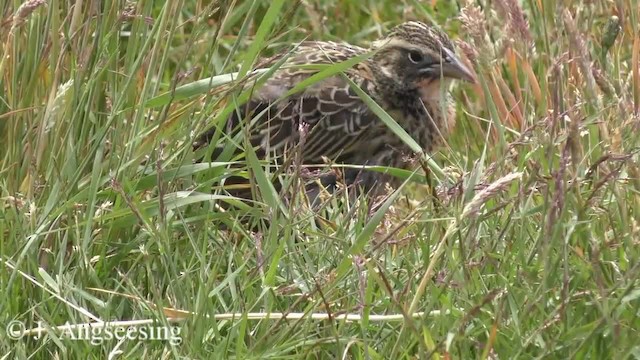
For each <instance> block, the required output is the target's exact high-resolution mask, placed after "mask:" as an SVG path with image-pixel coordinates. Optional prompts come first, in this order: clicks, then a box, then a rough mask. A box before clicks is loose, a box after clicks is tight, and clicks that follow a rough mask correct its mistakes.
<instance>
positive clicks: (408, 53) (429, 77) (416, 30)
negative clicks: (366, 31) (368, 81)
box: [371, 21, 475, 97]
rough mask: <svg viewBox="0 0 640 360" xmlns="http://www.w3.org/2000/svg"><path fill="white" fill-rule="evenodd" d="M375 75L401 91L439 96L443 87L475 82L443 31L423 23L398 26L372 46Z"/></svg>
mask: <svg viewBox="0 0 640 360" xmlns="http://www.w3.org/2000/svg"><path fill="white" fill-rule="evenodd" d="M371 48H372V50H374V51H375V54H374V55H373V57H372V58H371V60H372V63H373V65H374V72H375V76H376V77H378V78H379V80H383V81H384V82H385V83H387V84H389V85H392V86H393V87H394V88H395V89H397V90H404V89H417V90H420V91H421V92H422V94H423V97H431V96H433V97H435V96H437V94H435V93H434V94H430V93H431V92H434V91H437V92H439V89H440V86H442V85H443V83H442V82H443V81H444V82H445V83H444V85H447V84H448V83H449V81H450V80H452V79H458V80H464V81H468V82H472V83H473V82H475V77H474V75H473V73H472V72H471V71H470V70H469V69H468V68H467V67H466V66H465V65H464V64H463V63H462V62H461V61H460V59H459V58H458V57H457V56H456V54H455V50H454V47H453V43H452V42H451V40H450V39H449V37H448V36H447V35H446V34H445V33H444V32H442V31H440V30H439V29H436V28H435V27H431V26H429V25H426V24H424V23H421V22H417V21H409V22H406V23H403V24H400V25H397V26H396V27H394V28H393V29H391V31H390V32H389V33H388V34H387V35H386V36H385V37H383V38H381V39H379V40H376V41H375V42H373V44H372V46H371Z"/></svg>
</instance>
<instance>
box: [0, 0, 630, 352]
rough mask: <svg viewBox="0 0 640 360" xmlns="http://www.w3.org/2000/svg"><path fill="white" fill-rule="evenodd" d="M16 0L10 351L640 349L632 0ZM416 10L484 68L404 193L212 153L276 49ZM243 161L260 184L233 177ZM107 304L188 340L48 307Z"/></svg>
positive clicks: (6, 261) (116, 315) (8, 69)
mask: <svg viewBox="0 0 640 360" xmlns="http://www.w3.org/2000/svg"><path fill="white" fill-rule="evenodd" d="M1 4H2V5H0V55H1V56H2V57H1V58H0V268H1V271H0V293H1V294H2V296H0V325H2V326H1V327H0V328H1V329H0V334H2V336H0V350H1V352H2V353H3V354H6V356H4V357H2V358H27V357H34V358H52V357H53V358H72V359H75V358H81V357H83V356H93V357H96V358H97V357H100V358H102V357H106V356H111V357H115V356H117V355H120V356H121V357H123V358H129V357H133V358H141V357H144V358H160V357H161V358H169V357H183V358H203V357H204V358H206V357H212V358H219V357H224V358H227V357H228V358H242V359H244V358H267V357H276V358H323V359H324V358H353V359H365V358H373V359H396V358H429V357H431V358H434V359H438V358H441V359H451V358H453V359H469V358H496V359H497V358H500V359H512V358H570V357H575V358H594V359H601V358H616V359H621V358H640V342H638V340H637V339H640V334H639V333H638V332H639V329H640V319H639V318H638V316H639V314H640V282H639V281H638V278H639V276H640V261H639V260H640V244H639V240H638V239H640V237H639V232H640V224H639V221H640V196H639V192H640V164H639V163H638V161H639V157H638V154H637V149H638V145H639V141H640V138H639V137H638V127H639V126H640V118H639V116H640V74H639V72H640V25H639V24H640V10H639V9H640V2H638V1H637V0H616V1H605V0H593V1H579V2H578V1H553V0H536V1H534V0H523V1H520V2H519V1H516V0H492V1H488V0H477V1H471V0H467V1H435V0H434V1H431V0H424V1H417V0H377V1H374V0H363V1H359V0H358V1H355V0H353V1H352V0H342V1H339V0H333V1H330V0H304V1H302V0H301V1H285V0H273V1H266V0H253V1H251V0H246V1H245V0H237V1H236V0H227V1H225V0H221V1H206V0H196V1H181V0H176V1H166V2H162V1H155V2H154V1H138V2H125V1H115V0H104V1H75V2H72V1H56V0H50V1H42V0H30V1H27V2H26V3H24V4H22V3H21V1H18V0H7V1H3V2H2V3H1ZM408 19H418V20H421V21H425V22H428V23H432V24H438V25H439V26H441V27H442V28H443V29H444V30H446V31H447V32H448V33H449V34H450V35H451V37H452V38H454V39H456V41H457V44H458V50H459V53H460V54H461V56H462V57H463V58H464V59H465V61H467V62H468V63H469V64H473V67H474V69H475V71H476V73H477V75H478V80H479V82H478V84H476V85H468V84H458V86H456V87H455V89H454V95H455V98H456V104H457V105H456V106H457V113H458V117H457V126H456V128H455V130H454V134H453V136H452V137H451V138H450V139H449V141H448V144H447V146H445V147H444V148H442V149H441V150H440V151H439V152H438V153H437V154H433V155H434V159H433V161H426V162H425V165H424V167H423V168H424V169H427V170H426V172H425V171H423V170H420V171H418V173H416V174H415V176H413V177H411V179H409V180H408V181H407V182H406V183H405V185H404V186H403V187H402V188H401V189H399V191H397V192H394V193H393V194H392V195H391V196H390V197H389V198H388V199H381V200H380V201H378V202H376V203H367V201H364V199H360V201H351V200H349V199H346V198H343V197H340V196H336V197H335V198H333V199H328V200H327V206H326V207H324V208H323V209H322V211H321V213H320V214H316V213H314V211H312V210H311V209H310V208H309V207H308V206H307V204H306V203H305V201H304V199H303V197H294V198H293V200H292V201H291V202H290V203H287V204H285V203H284V202H282V201H281V199H280V197H279V196H278V194H277V193H276V192H275V190H274V188H273V187H272V185H271V183H270V182H269V181H267V179H268V178H269V177H270V176H271V175H272V174H270V173H269V170H268V169H266V168H264V167H263V166H262V164H261V163H260V162H259V161H258V160H257V159H256V158H255V156H254V154H253V153H252V152H251V151H247V152H246V157H244V158H239V159H236V158H220V159H217V160H218V161H217V162H216V163H213V164H197V163H196V164H194V161H193V160H194V159H196V158H198V157H199V156H200V155H201V154H194V152H193V150H192V147H191V143H192V141H193V140H194V138H195V137H196V136H197V135H198V134H199V133H201V132H202V131H204V130H205V129H206V128H207V127H209V126H211V125H212V124H218V123H220V122H223V121H224V119H225V118H226V116H227V115H228V114H229V113H230V112H231V111H233V110H234V107H235V106H236V105H237V104H238V103H241V102H242V100H243V99H246V97H247V96H248V93H247V92H241V91H240V90H239V87H238V86H236V85H237V84H238V83H240V82H241V81H242V80H243V79H244V77H245V75H247V74H248V73H249V71H250V70H252V69H253V68H254V66H255V64H256V62H257V60H258V58H259V57H261V56H268V55H271V54H273V53H274V52H275V51H278V50H282V49H283V48H284V47H286V46H288V45H290V44H291V43H294V42H296V41H300V40H303V39H307V38H312V39H325V40H345V41H348V42H352V43H355V44H360V45H362V46H367V45H368V43H369V42H370V41H372V40H373V39H375V38H377V37H378V36H380V35H381V34H384V32H385V31H386V30H388V29H389V28H390V27H391V26H393V25H395V24H397V23H399V22H402V21H404V20H408ZM334 70H335V71H339V64H338V65H336V66H335V68H334ZM231 73H237V74H235V76H234V77H233V79H235V80H234V81H230V80H231V77H230V75H228V74H231ZM210 77H212V78H210ZM238 79H239V80H238ZM236 80H237V81H236ZM214 141H227V140H226V139H225V138H224V137H221V138H218V139H215V140H214ZM231 161H237V164H235V166H233V167H232V166H228V165H229V164H228V162H231ZM265 169H266V170H265ZM232 172H233V173H234V174H240V175H243V174H244V175H246V174H250V175H251V177H252V178H254V179H255V180H256V181H254V186H255V188H256V189H257V190H258V191H257V193H259V196H258V197H257V198H256V201H255V203H252V204H250V205H246V204H245V203H242V202H239V201H237V199H234V198H232V197H230V196H229V195H228V194H227V193H226V192H225V189H224V187H223V186H221V184H222V183H223V180H224V179H225V178H226V177H228V176H229V175H230V173H232ZM396 174H397V175H398V176H405V177H406V176H407V174H406V173H404V172H398V171H396ZM282 181H284V182H285V183H286V184H288V185H291V186H288V187H287V188H288V189H289V190H288V191H290V192H292V193H295V192H296V189H297V188H296V184H297V183H298V182H297V177H296V175H295V174H294V175H293V176H282ZM276 313H291V318H287V319H278V318H277V314H276ZM98 320H102V321H126V320H156V321H158V323H159V324H165V325H167V326H168V324H172V325H173V326H179V328H180V329H181V330H180V331H181V333H180V336H181V338H182V341H181V342H180V344H178V345H176V346H171V344H170V343H169V342H167V341H134V340H125V341H122V342H119V341H117V340H109V341H104V342H102V343H101V344H98V345H92V344H91V343H90V342H89V341H74V340H72V339H69V338H68V336H64V333H62V332H60V331H56V330H54V329H51V327H53V326H58V325H64V324H66V323H69V324H83V323H89V322H95V321H98ZM11 321H20V322H23V323H24V324H25V326H26V327H27V328H34V327H36V326H38V324H45V325H46V327H48V329H47V330H46V332H47V335H46V336H44V335H43V336H41V337H40V338H37V339H36V338H35V337H34V336H25V337H24V338H22V339H18V340H12V339H10V336H8V335H11V334H10V333H7V331H6V329H5V327H6V326H7V324H10V322H11ZM141 326H142V325H141Z"/></svg>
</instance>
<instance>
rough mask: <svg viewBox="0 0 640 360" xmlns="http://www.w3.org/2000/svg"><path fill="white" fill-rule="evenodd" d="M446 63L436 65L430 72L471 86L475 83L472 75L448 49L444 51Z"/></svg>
mask: <svg viewBox="0 0 640 360" xmlns="http://www.w3.org/2000/svg"><path fill="white" fill-rule="evenodd" d="M445 54H446V61H445V62H443V63H442V64H437V65H436V66H435V68H434V69H432V71H433V72H434V73H436V74H441V76H443V77H448V78H452V79H458V80H464V81H467V82H470V83H472V84H475V83H476V77H475V76H474V73H473V72H472V71H471V70H469V68H467V67H466V66H465V65H464V64H463V63H462V61H460V59H459V58H458V57H457V56H456V54H454V53H453V51H450V50H449V49H445Z"/></svg>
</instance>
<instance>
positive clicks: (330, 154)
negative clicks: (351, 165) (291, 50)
mask: <svg viewBox="0 0 640 360" xmlns="http://www.w3.org/2000/svg"><path fill="white" fill-rule="evenodd" d="M365 51H366V50H364V49H362V48H357V47H353V46H350V45H346V44H337V43H331V42H308V43H303V44H301V45H300V46H299V48H298V49H297V52H296V53H295V54H294V55H292V56H291V58H290V59H289V60H287V62H286V63H285V64H284V65H283V69H281V70H278V71H276V72H275V74H274V75H273V76H272V77H271V78H270V79H269V80H267V82H266V83H265V84H264V85H263V86H262V87H260V88H259V89H257V90H256V93H255V94H254V96H253V97H252V99H251V100H250V102H249V103H248V104H247V105H246V106H242V107H241V108H242V109H241V110H242V111H241V112H240V113H239V114H235V115H234V116H232V117H231V118H230V119H229V121H230V123H228V124H227V125H228V126H231V127H236V126H237V124H238V123H239V122H240V121H242V119H244V118H245V117H247V118H248V119H249V120H250V119H251V117H248V116H247V110H249V112H250V113H252V114H253V115H252V116H256V115H257V114H260V113H262V116H261V117H260V118H259V119H257V122H256V123H255V124H254V125H253V126H252V127H251V131H250V134H251V143H252V145H254V146H257V147H258V149H259V150H261V151H265V152H268V151H276V152H278V151H283V150H284V149H287V148H290V147H291V146H293V145H296V144H298V143H299V142H300V141H301V140H302V141H303V143H302V144H301V146H303V151H302V153H303V156H304V161H305V162H307V163H318V162H320V161H322V157H323V156H326V157H327V158H330V159H334V160H337V159H338V158H339V157H346V156H348V154H346V153H348V152H350V151H353V150H356V149H354V144H356V143H357V141H358V139H359V138H360V136H361V135H362V133H363V131H364V130H365V129H366V128H368V127H369V126H371V125H372V124H373V123H374V122H376V121H377V117H376V115H375V114H373V113H372V112H371V110H370V109H369V108H368V106H367V105H366V104H365V103H363V102H362V100H361V99H360V97H359V96H358V95H357V94H356V93H355V91H354V90H353V89H352V88H351V86H350V85H349V83H348V82H347V81H346V80H345V79H344V78H343V77H342V76H340V75H336V76H331V77H328V78H325V79H323V80H321V81H319V82H317V83H315V84H313V85H311V86H309V87H307V88H306V89H304V90H303V91H301V92H298V93H296V94H293V95H290V96H288V97H286V98H285V94H287V92H288V91H290V90H291V89H293V87H294V86H295V85H296V84H298V83H299V82H300V81H303V80H304V79H306V78H308V77H309V76H312V75H313V74H314V73H316V72H317V71H318V70H317V69H315V70H314V69H308V68H306V69H303V68H299V67H298V68H296V67H295V65H303V64H330V63H338V62H342V61H345V60H347V59H349V58H351V57H353V56H357V55H361V54H363V53H364V52H365ZM271 61H273V62H275V61H277V58H272V60H271ZM266 65H268V64H266ZM292 66H294V67H292ZM346 75H347V76H348V77H349V78H350V79H352V80H353V81H354V82H355V83H356V84H357V85H358V86H360V87H361V88H362V89H363V90H364V91H365V92H367V93H369V94H370V95H373V93H374V88H373V83H372V81H371V76H370V73H369V72H368V70H367V68H366V67H365V65H363V64H361V65H358V66H356V67H354V68H352V69H349V70H348V71H346ZM239 116H240V117H239ZM245 123H246V122H245ZM301 135H302V136H301Z"/></svg>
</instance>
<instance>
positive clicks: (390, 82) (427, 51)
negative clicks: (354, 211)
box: [195, 21, 475, 196]
mask: <svg viewBox="0 0 640 360" xmlns="http://www.w3.org/2000/svg"><path fill="white" fill-rule="evenodd" d="M366 54H368V55H366ZM284 56H289V57H288V58H287V59H286V60H285V61H284V63H283V64H282V66H281V68H279V69H278V70H277V71H276V72H275V73H274V74H273V75H272V76H271V77H270V78H269V79H268V80H267V81H266V83H264V84H263V86H261V87H259V88H256V89H255V91H254V92H253V96H252V97H251V99H250V101H249V102H248V103H247V104H245V105H244V106H241V107H240V109H238V111H237V112H235V113H234V114H233V115H232V116H230V118H229V119H228V121H227V126H226V129H227V130H226V131H228V132H231V133H233V132H234V131H240V130H239V129H240V128H241V127H242V128H244V129H245V130H244V131H245V134H247V133H248V134H249V136H248V138H249V139H250V144H251V145H252V146H253V147H254V148H255V149H256V153H257V154H258V156H261V157H264V156H265V155H266V154H275V155H280V156H282V155H285V157H286V155H291V156H293V154H294V153H295V152H296V151H299V154H300V155H301V156H299V158H300V160H301V162H302V164H306V165H310V164H323V163H325V162H326V161H327V159H328V160H330V161H332V162H334V163H338V164H340V163H342V164H353V165H379V166H386V167H396V168H404V169H410V168H411V167H412V166H413V161H411V158H412V154H413V152H412V151H411V150H410V148H409V147H408V146H407V145H406V144H405V143H404V142H403V141H402V140H401V139H400V137H398V136H397V135H396V134H395V133H394V132H393V131H391V130H390V128H389V127H388V126H387V125H385V124H384V123H383V122H382V121H381V120H380V118H379V117H378V116H377V115H376V114H374V112H373V111H372V110H371V109H370V107H369V106H368V105H367V104H366V103H365V101H363V99H362V98H361V96H359V95H358V94H357V92H356V90H354V88H353V84H352V83H355V85H357V86H359V87H360V88H361V89H362V90H364V92H365V93H366V94H368V95H369V96H370V97H371V98H372V99H373V100H374V101H375V102H376V103H377V104H378V105H380V107H381V108H382V109H384V110H385V111H386V112H387V113H388V114H389V115H391V116H392V117H393V118H394V120H395V121H396V122H397V123H398V124H399V125H400V126H401V127H402V128H403V129H404V130H405V131H406V132H407V133H408V134H409V135H411V136H412V137H413V139H414V140H415V141H416V142H417V143H418V144H419V145H420V146H421V147H422V149H423V151H424V152H425V153H429V152H432V151H433V150H434V149H435V148H436V147H437V146H438V145H439V144H441V143H442V142H443V140H444V139H445V138H446V137H447V134H448V133H449V131H450V129H451V127H452V125H453V124H454V122H455V113H454V112H455V109H454V107H453V103H452V99H451V96H450V94H449V90H448V88H449V84H450V82H451V80H452V79H460V80H465V81H469V82H474V81H475V80H474V76H473V73H472V72H471V71H470V70H469V69H468V68H467V67H466V66H465V65H463V64H462V62H461V61H460V60H459V58H458V57H457V56H456V54H455V50H454V46H453V44H452V42H451V40H450V39H449V37H448V36H447V35H446V34H445V33H444V32H442V31H441V30H439V29H436V28H435V27H432V26H428V25H426V24H424V23H421V22H417V21H410V22H406V23H403V24H400V25H398V26H396V27H394V28H393V29H392V30H391V31H390V32H389V33H388V34H387V35H386V36H384V37H383V38H381V39H378V40H376V41H374V42H373V43H372V44H371V46H370V47H369V48H362V47H358V46H354V45H351V44H348V43H337V42H328V41H305V42H302V43H300V44H298V45H297V46H296V47H295V48H294V50H293V51H287V52H283V53H280V54H279V55H276V56H274V57H272V58H269V59H266V60H264V61H263V62H262V64H261V67H265V68H266V67H270V66H273V65H274V64H276V63H278V61H280V60H282V59H284ZM358 56H361V57H362V58H363V60H362V61H360V62H358V63H357V64H356V65H354V66H353V67H350V68H349V69H348V70H346V71H344V75H342V74H337V75H333V76H329V77H327V78H324V79H323V80H321V81H318V82H315V83H313V84H311V85H309V86H308V87H306V88H304V89H302V90H301V91H299V92H297V93H294V94H288V92H290V90H291V89H293V88H294V87H295V86H296V85H297V84H299V83H300V82H301V81H303V80H305V79H308V78H309V77H310V76H312V75H314V74H316V73H318V72H319V71H320V70H319V69H318V67H316V68H314V67H313V66H308V65H314V64H335V63H340V62H343V61H347V60H349V59H351V58H353V57H358ZM367 56H368V57H367ZM345 75H346V77H348V78H349V79H351V80H352V83H350V82H349V81H347V80H346V79H345V77H344V76H345ZM247 86H252V85H247ZM258 117H259V118H258ZM252 119H253V121H252ZM247 124H252V125H247ZM247 126H250V127H249V129H250V130H249V131H248V132H247V131H246V127H247ZM215 131H216V128H212V129H211V130H209V131H207V132H206V133H205V134H203V135H202V136H201V137H200V138H199V139H198V140H197V141H196V143H195V146H196V147H201V146H203V145H204V144H207V143H208V142H209V141H210V140H211V138H212V136H213V134H214V133H215ZM218 146H220V145H218ZM214 154H215V151H214ZM343 176H344V179H345V182H346V183H347V185H352V184H358V185H359V188H360V189H361V190H362V189H364V190H366V191H371V192H372V193H375V191H372V190H374V189H379V188H380V187H379V185H381V184H383V183H389V184H390V185H391V186H397V185H398V181H397V180H394V178H393V177H390V176H385V175H384V174H382V173H380V172H374V171H361V170H358V169H354V168H349V169H348V170H345V171H344V172H343ZM320 179H321V183H322V184H323V185H324V186H328V187H333V186H335V182H336V180H337V179H336V176H335V172H333V173H331V174H329V175H324V176H322V177H320ZM310 193H313V194H314V195H312V196H316V195H317V189H316V190H312V191H311V192H310Z"/></svg>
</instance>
